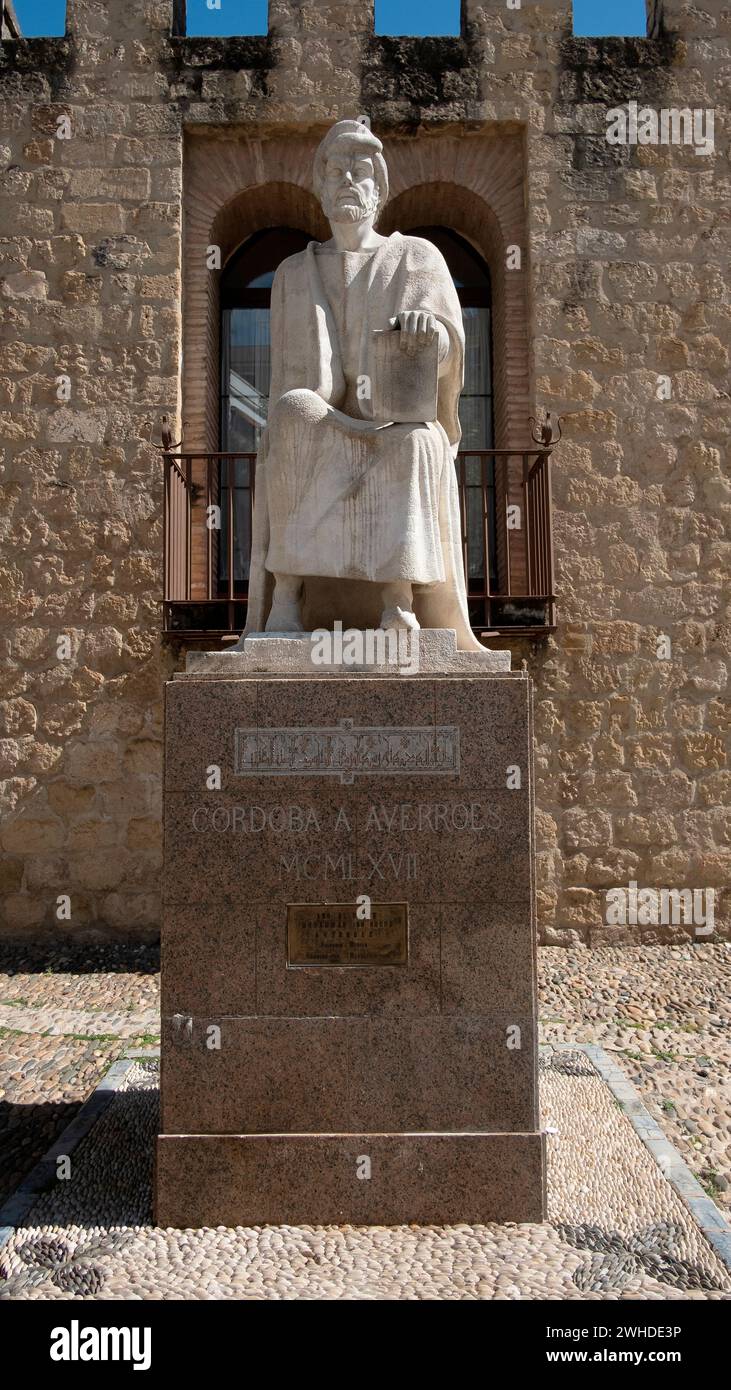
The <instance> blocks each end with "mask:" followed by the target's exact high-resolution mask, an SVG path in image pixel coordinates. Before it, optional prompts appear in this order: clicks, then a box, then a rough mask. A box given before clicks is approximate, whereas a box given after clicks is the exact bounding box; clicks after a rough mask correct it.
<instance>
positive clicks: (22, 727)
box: [0, 0, 731, 944]
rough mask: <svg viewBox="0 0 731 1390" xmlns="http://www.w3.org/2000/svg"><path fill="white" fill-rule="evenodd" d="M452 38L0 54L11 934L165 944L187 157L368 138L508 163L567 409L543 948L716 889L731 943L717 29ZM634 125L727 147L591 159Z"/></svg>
mask: <svg viewBox="0 0 731 1390" xmlns="http://www.w3.org/2000/svg"><path fill="white" fill-rule="evenodd" d="M464 12H465V23H464V25H463V34H462V37H461V38H459V39H456V38H455V39H432V40H423V41H422V40H415V39H385V38H378V37H376V36H374V35H373V32H372V24H371V7H370V6H369V5H368V4H367V3H363V2H362V0H350V2H348V0H340V3H332V4H329V3H317V4H315V3H313V0H297V3H284V0H272V3H271V4H270V33H269V35H268V36H267V37H259V38H246V37H242V38H239V39H231V40H220V39H211V40H206V39H171V37H170V26H171V0H126V3H125V4H124V5H121V4H119V5H118V4H116V3H114V4H113V3H108V4H106V3H100V0H69V6H68V33H67V37H66V38H65V39H58V40H20V41H18V42H15V43H4V44H3V45H2V64H1V66H0V129H1V130H2V135H0V163H1V164H2V168H3V188H2V199H1V202H0V224H1V226H2V229H3V230H2V240H1V242H0V310H1V311H2V319H3V329H2V341H1V343H0V441H1V443H2V456H1V475H0V487H1V489H2V520H1V523H0V524H1V528H2V532H1V533H2V558H1V559H0V569H1V572H0V606H1V607H2V619H3V623H2V633H3V636H2V655H3V662H2V666H3V669H2V672H1V673H0V681H1V682H2V689H1V690H0V718H1V720H2V723H1V724H0V777H1V778H2V779H3V780H2V812H3V827H2V832H1V836H2V848H3V852H4V857H3V861H2V867H1V868H0V896H1V897H2V911H3V930H4V931H5V932H6V933H11V934H22V933H40V932H48V933H52V932H59V933H60V932H75V933H77V934H80V933H82V932H84V931H90V932H91V931H95V932H96V931H98V932H107V933H116V934H119V935H122V936H131V935H141V934H145V935H146V934H150V935H152V934H154V933H155V931H156V929H157V926H158V923H159V870H160V855H161V850H160V804H159V800H160V786H161V751H160V750H161V742H160V739H161V729H160V710H161V700H160V695H161V686H162V683H163V681H164V679H166V678H167V676H168V675H169V674H170V672H171V671H172V669H174V667H175V664H176V663H177V664H178V665H179V664H181V662H182V653H181V651H180V650H179V649H173V648H172V647H169V646H166V645H165V644H164V643H163V642H162V640H161V636H160V627H161V610H160V599H161V525H162V467H161V460H160V455H159V453H157V452H156V451H155V449H154V448H153V447H152V444H151V442H150V441H151V440H154V441H156V440H157V439H158V438H159V422H160V417H161V415H162V414H163V413H167V414H169V415H170V416H171V418H172V419H173V420H174V421H175V423H176V425H179V424H180V421H181V418H183V417H184V415H185V402H184V400H183V399H182V391H183V385H182V383H183V372H182V366H181V345H182V341H183V315H184V313H185V311H186V304H185V299H184V296H182V295H181V285H182V283H183V222H184V218H185V217H186V215H187V213H186V187H185V184H184V178H183V170H184V145H185V142H186V140H187V139H189V138H192V137H195V138H205V137H208V136H209V135H210V136H212V137H213V136H216V137H217V138H221V137H227V138H230V136H231V135H232V134H236V135H237V136H240V137H241V139H246V140H254V141H263V140H266V138H267V137H268V136H269V135H274V136H276V137H277V138H282V137H286V135H287V133H288V132H290V133H291V134H295V133H296V134H297V135H298V136H310V135H312V136H313V137H314V136H316V135H317V133H318V132H319V131H321V130H322V129H324V128H325V127H326V126H327V124H329V123H330V122H332V121H333V120H335V119H338V118H339V117H342V116H353V115H357V114H360V113H361V112H367V113H368V115H369V116H370V117H371V120H372V123H373V125H374V128H375V129H376V130H377V131H378V132H379V133H380V134H382V135H383V136H384V137H385V138H386V139H391V140H397V141H398V142H399V146H400V147H401V146H402V145H403V142H404V141H408V140H413V141H414V148H415V151H416V150H418V147H419V144H420V143H421V144H422V145H423V143H424V142H437V144H438V142H439V141H444V144H443V145H442V146H438V148H439V149H443V150H444V151H445V159H444V165H445V167H444V182H446V183H448V182H449V179H450V170H451V168H452V166H451V164H450V161H449V158H447V155H446V152H447V151H448V149H449V148H450V144H451V143H453V141H454V138H455V136H458V137H460V138H461V137H464V138H465V139H467V138H469V137H470V136H472V135H480V134H489V135H492V136H498V137H499V136H500V134H506V135H507V134H510V135H511V137H512V138H515V137H516V136H518V137H519V138H520V139H521V141H522V142H523V149H524V171H525V172H524V190H523V193H524V203H525V220H526V225H527V245H526V247H525V259H524V265H523V269H522V271H521V272H520V274H522V275H523V276H524V277H525V279H524V284H525V294H526V296H527V301H528V305H529V338H530V343H529V351H530V363H529V377H530V381H529V391H530V399H531V404H532V406H533V413H534V414H535V413H540V410H541V409H542V408H543V407H544V406H550V407H551V408H552V409H553V410H554V411H559V412H560V413H561V414H562V415H563V417H564V438H563V440H562V442H561V445H560V447H559V449H558V450H557V451H556V454H555V456H554V473H553V479H554V482H553V496H554V520H555V544H556V571H557V577H556V585H557V589H556V592H557V596H558V605H557V607H558V630H557V632H556V633H555V634H554V635H553V636H551V637H550V638H548V639H540V640H528V639H521V638H516V639H515V640H514V641H513V642H512V643H511V645H512V647H513V651H514V658H515V661H516V662H518V663H519V662H520V661H521V660H526V661H527V663H528V666H529V669H530V670H531V673H532V675H533V677H534V679H535V685H536V764H537V798H538V804H537V812H538V831H539V870H540V872H539V918H540V923H541V932H542V936H543V939H545V940H548V941H554V942H566V943H568V942H571V941H574V940H581V941H586V942H589V943H592V942H593V943H594V944H597V943H601V942H610V941H615V940H616V941H623V940H630V939H632V940H639V939H642V938H644V939H655V940H658V941H664V940H671V939H673V938H674V937H676V936H678V935H679V934H681V933H682V928H676V929H673V928H672V927H659V928H654V929H653V928H652V927H649V928H647V927H646V928H640V927H636V928H627V929H622V928H621V927H608V926H606V925H604V895H605V892H606V890H607V888H609V887H613V886H622V885H627V884H628V882H629V881H630V880H633V879H634V880H637V881H638V882H639V883H640V884H641V885H647V886H656V887H667V888H674V887H677V888H682V887H690V888H700V887H703V888H707V887H714V888H715V889H716V892H717V904H716V925H717V929H719V930H721V931H722V932H727V931H728V917H727V909H726V908H725V906H724V901H723V892H724V885H725V884H727V883H728V880H729V872H728V870H729V861H730V860H731V853H730V851H729V830H728V824H729V818H728V811H727V809H725V808H727V806H728V787H729V781H731V776H730V774H729V771H728V765H727V742H726V735H727V723H726V722H725V721H726V718H727V716H726V714H725V704H724V696H725V690H726V685H727V665H728V654H729V640H730V632H731V627H730V625H729V618H728V611H727V610H728V597H727V590H728V573H729V562H728V556H729V543H728V527H729V517H730V515H731V508H730V505H729V504H730V503H731V487H730V485H729V476H728V464H729V434H730V432H731V373H730V372H729V346H730V344H731V303H730V302H729V289H728V245H729V218H730V216H731V212H730V209H731V177H730V171H729V153H728V152H729V140H728V109H727V98H726V96H725V88H724V81H725V74H727V73H728V69H729V63H730V59H731V54H730V52H729V48H730V43H731V9H730V8H729V5H728V4H727V3H723V0H702V3H701V4H700V5H692V4H690V3H685V0H665V4H664V16H665V19H664V28H663V31H662V32H661V33H660V34H659V36H658V37H657V38H656V39H653V40H648V41H639V40H580V39H573V38H572V37H571V33H570V7H569V4H568V3H565V2H564V0H561V3H546V2H545V0H544V3H540V4H535V5H533V4H531V5H525V6H524V7H523V8H522V9H520V10H509V9H508V8H507V6H506V5H505V4H504V3H503V0H488V2H487V3H476V0H465V6H464ZM629 100H637V101H639V103H640V104H641V105H649V106H651V107H655V108H667V107H674V108H682V107H685V106H690V107H703V108H705V107H710V108H714V109H715V113H716V149H715V154H713V155H706V156H698V155H696V154H695V153H694V152H693V151H692V150H690V149H684V148H679V147H677V146H666V147H658V146H652V145H647V146H642V147H635V148H627V147H616V146H614V147H613V146H610V145H608V144H607V142H606V140H605V134H604V132H605V124H606V111H607V108H608V107H611V106H614V105H621V104H623V103H625V102H627V101H629ZM65 117H67V118H68V121H69V123H70V124H69V134H70V138H68V139H66V138H63V136H62V131H63V130H64V126H63V118H65ZM430 151H431V154H430V167H431V166H433V163H434V157H433V150H432V145H431V144H430ZM495 347H496V352H499V351H500V344H499V343H496V345H495ZM203 371H204V364H203V363H201V372H203ZM661 378H665V379H667V380H668V381H669V389H670V394H669V399H658V394H657V393H658V381H659V380H660V379H661ZM66 396H68V399H66ZM525 431H526V438H527V437H528V421H527V419H526V421H525ZM176 437H177V436H176ZM667 638H669V639H670V647H669V655H667V656H666V655H664V654H661V655H659V654H658V653H665V652H666V650H667V648H666V646H663V642H664V641H665V639H667ZM66 898H68V899H69V900H70V907H67V906H66V903H65V900H66ZM68 911H70V914H71V915H70V918H69V917H68V916H64V913H67V912H68ZM690 930H691V934H692V929H690Z"/></svg>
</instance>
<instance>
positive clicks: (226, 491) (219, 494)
mask: <svg viewBox="0 0 731 1390" xmlns="http://www.w3.org/2000/svg"><path fill="white" fill-rule="evenodd" d="M163 462H164V470H165V488H164V551H163V568H164V598H163V626H164V632H165V633H166V634H167V635H169V636H176V637H187V638H191V639H195V638H214V637H216V638H219V639H221V640H224V641H225V640H226V639H230V638H232V637H233V636H234V635H236V634H238V633H240V632H241V630H242V629H243V627H244V626H245V622H246V603H247V592H248V572H249V553H250V547H251V524H252V515H253V507H254V495H255V490H256V454H254V453H180V454H179V453H172V452H164V453H163ZM456 469H457V481H458V488H459V498H460V509H461V517H462V547H463V553H464V563H465V574H466V576H467V594H468V602H469V610H470V620H471V623H472V627H473V629H474V631H475V632H477V633H486V632H504V633H510V632H523V633H535V634H541V633H546V632H549V631H552V630H553V629H554V627H555V594H554V589H553V524H552V509H551V472H550V469H551V447H550V446H546V447H544V446H539V447H537V448H536V447H534V448H531V449H528V450H525V451H522V452H521V451H515V450H508V449H470V450H464V451H462V452H460V453H459V454H458V455H457V459H456Z"/></svg>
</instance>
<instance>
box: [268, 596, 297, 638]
mask: <svg viewBox="0 0 731 1390" xmlns="http://www.w3.org/2000/svg"><path fill="white" fill-rule="evenodd" d="M264 630H265V632H304V628H303V626H302V619H301V618H300V608H299V604H298V603H274V604H272V611H271V613H270V614H269V617H268V618H267V620H266V627H265V629H264Z"/></svg>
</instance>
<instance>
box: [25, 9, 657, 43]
mask: <svg viewBox="0 0 731 1390" xmlns="http://www.w3.org/2000/svg"><path fill="white" fill-rule="evenodd" d="M120 2H121V3H123V0H117V3H120ZM220 5H221V8H220V10H209V9H208V7H207V4H206V0H188V32H189V33H191V34H265V33H266V27H267V8H268V7H267V0H220ZM15 8H16V11H17V15H18V19H19V20H20V24H21V27H22V30H23V33H24V34H27V35H28V36H29V37H32V36H33V35H37V34H62V33H63V32H64V27H65V12H66V0H15ZM459 11H460V6H459V0H376V25H377V28H378V30H379V31H380V32H381V33H384V32H385V33H391V34H457V33H459ZM512 18H513V21H514V22H515V20H516V19H517V13H514V14H513V16H512ZM644 32H645V0H574V33H576V34H586V35H589V34H597V35H599V34H644Z"/></svg>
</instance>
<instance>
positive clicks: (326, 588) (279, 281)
mask: <svg viewBox="0 0 731 1390" xmlns="http://www.w3.org/2000/svg"><path fill="white" fill-rule="evenodd" d="M382 149H383V146H382V144H381V142H380V140H378V139H377V138H376V136H375V135H373V133H372V132H371V131H370V130H369V129H368V127H367V126H366V125H365V124H363V123H360V122H357V121H339V122H338V124H337V125H335V126H333V128H332V129H331V130H330V131H329V132H328V134H327V135H326V136H325V138H324V140H323V141H322V143H321V144H320V146H319V149H318V151H317V154H316V157H315V190H316V192H317V194H318V196H319V198H320V200H321V203H322V207H323V210H324V212H325V214H326V216H327V217H328V219H329V221H330V225H331V228H332V233H333V235H332V239H331V240H330V241H327V242H324V243H318V242H310V244H309V246H308V247H307V249H306V250H305V251H302V252H300V253H299V254H298V255H295V256H290V257H289V258H288V259H287V260H285V261H283V262H282V264H281V265H280V266H279V269H278V270H277V273H276V275H275V278H274V286H273V289H272V308H271V364H272V376H271V389H270V396H269V419H268V425H267V429H266V431H265V434H264V436H263V438H262V442H261V446H260V449H259V455H258V459H257V472H256V502H255V507H254V526H253V539H252V558H251V571H250V581H249V614H248V621H247V628H246V634H248V633H252V632H262V631H264V630H266V631H267V632H289V633H291V632H300V631H302V630H303V629H304V627H305V626H307V628H308V629H309V628H312V627H330V628H332V626H333V623H334V621H335V620H336V619H340V620H341V621H342V622H343V624H344V625H345V626H347V627H362V628H365V627H385V628H418V627H419V626H422V627H430V628H435V627H440V628H453V629H454V630H455V631H456V633H457V645H458V647H460V648H462V649H463V650H471V649H475V648H479V649H480V650H482V648H481V647H480V644H479V643H478V642H477V640H476V639H475V637H474V636H473V634H472V632H471V630H470V624H469V617H468V613H467V601H466V594H465V580H464V567H463V561H462V545H461V527H460V514H459V500H458V493H457V482H456V477H455V469H454V455H455V452H456V448H457V445H458V442H459V438H460V427H459V419H458V403H459V394H460V390H461V388H462V381H463V359H464V334H463V329H462V311H461V308H460V304H459V300H458V297H457V293H456V290H455V288H454V285H453V282H452V279H451V276H450V274H449V271H448V269H447V266H446V263H445V261H444V259H443V257H442V255H441V254H440V252H439V251H438V250H437V249H436V247H435V246H433V245H432V244H431V242H429V241H425V240H423V239H422V238H420V237H412V236H402V235H401V234H400V233H398V232H395V233H393V234H392V235H391V236H389V237H383V236H380V235H379V234H378V233H377V232H376V231H375V230H374V222H375V220H376V217H377V214H378V212H379V211H380V209H382V207H383V204H384V203H385V201H386V198H387V195H388V174H387V170H386V164H385V160H384V158H383V154H382ZM385 331H390V332H392V333H393V334H394V335H398V348H399V349H400V351H401V352H403V353H405V354H407V356H408V360H409V362H410V363H412V364H413V370H414V372H418V371H419V370H420V369H421V364H425V363H426V360H427V357H428V358H429V361H430V363H431V365H432V369H433V373H434V376H435V377H436V376H438V381H435V382H434V389H433V396H432V398H433V400H434V401H435V402H436V404H435V406H434V407H433V409H432V411H431V412H429V413H432V414H434V417H435V418H433V419H424V420H420V419H417V420H415V421H412V420H408V419H406V420H404V418H403V414H402V416H401V421H400V422H390V421H388V420H384V419H381V418H379V416H378V415H377V414H376V415H375V416H374V401H373V391H372V389H371V386H372V382H373V380H374V369H375V366H376V364H375V362H374V358H373V354H374V352H375V350H376V342H377V337H378V333H379V332H380V333H381V334H382V333H383V332H385ZM394 341H396V339H394ZM435 342H438V351H436V350H435ZM398 360H399V362H401V359H400V358H399V359H398ZM399 375H401V374H400V373H399ZM427 394H428V393H427ZM246 634H245V635H246ZM241 640H242V642H243V638H242V639H241Z"/></svg>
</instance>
